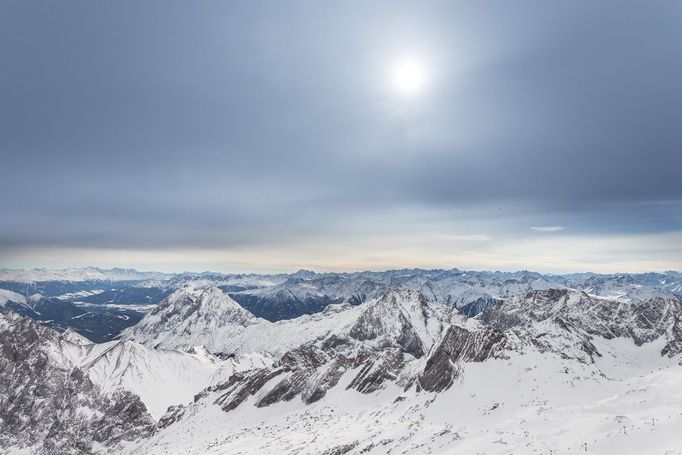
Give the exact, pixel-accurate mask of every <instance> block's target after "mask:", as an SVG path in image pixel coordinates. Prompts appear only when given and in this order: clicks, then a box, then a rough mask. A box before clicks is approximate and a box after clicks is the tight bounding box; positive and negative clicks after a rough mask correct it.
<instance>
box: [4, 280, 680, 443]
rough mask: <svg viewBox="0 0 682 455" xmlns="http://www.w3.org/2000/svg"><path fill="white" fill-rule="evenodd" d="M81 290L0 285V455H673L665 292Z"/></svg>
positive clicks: (422, 284)
mask: <svg viewBox="0 0 682 455" xmlns="http://www.w3.org/2000/svg"><path fill="white" fill-rule="evenodd" d="M119 270H120V269H115V271H114V272H112V275H111V277H116V276H120V274H121V272H120V271H119ZM100 272H101V273H102V274H103V276H105V277H106V276H107V273H108V272H107V271H100ZM3 273H4V272H3ZM11 273H12V274H13V276H14V277H17V276H22V277H24V278H30V277H31V272H28V271H26V272H23V274H18V273H17V272H16V271H13V272H11ZM89 273H90V272H89V269H88V271H86V272H85V273H83V274H82V275H79V274H78V273H77V271H74V270H71V271H70V272H69V274H70V275H69V276H70V277H72V278H75V277H78V276H82V277H83V279H82V280H72V281H69V280H57V281H40V280H36V281H32V280H28V279H27V280H25V281H21V282H20V281H12V280H6V281H3V282H2V283H4V286H3V285H2V283H0V288H3V287H4V290H3V291H0V352H2V355H1V356H0V362H1V363H2V364H1V365H0V367H1V368H0V384H2V389H1V392H0V450H4V451H6V452H7V453H41V454H42V453H45V454H53V453H54V454H57V453H69V454H95V453H97V454H99V453H124V454H204V453H208V454H239V453H243V454H247V453H264V454H279V453H291V454H294V453H295V454H327V455H340V454H384V453H408V454H411V453H415V454H421V453H487V454H498V453H499V454H508V453H557V454H558V453H580V452H582V453H584V452H588V453H604V454H605V453H631V454H635V453H637V454H649V453H650V454H664V453H666V454H676V453H682V443H680V441H679V438H678V437H677V433H678V429H679V428H680V425H682V414H680V412H679V409H680V405H682V387H681V386H682V299H681V298H680V297H682V275H681V274H680V273H677V272H666V273H647V274H615V275H597V274H574V275H563V276H558V275H543V274H539V273H534V272H527V271H524V272H515V273H506V272H465V271H460V270H457V269H452V270H431V271H427V270H394V271H386V272H357V273H324V274H318V273H314V272H310V271H299V272H297V273H295V274H290V275H284V274H279V275H241V274H234V275H223V274H213V273H204V274H177V275H172V276H165V275H164V276H163V277H162V279H160V278H159V276H154V277H153V278H150V277H148V276H145V277H140V279H139V280H129V279H126V280H116V279H111V280H108V279H96V280H91V279H90V278H91V275H90V274H89ZM126 273H127V274H128V275H127V276H126V278H130V276H131V275H132V272H130V271H127V272H126ZM0 276H1V277H3V279H4V278H7V277H6V276H4V275H2V274H0ZM36 276H37V277H44V276H49V277H53V276H64V274H63V273H60V272H55V273H54V274H53V275H49V274H47V272H46V271H44V270H41V271H40V273H39V274H37V275H36ZM100 278H101V277H100ZM19 285H30V286H31V287H30V290H31V291H34V290H42V292H44V293H45V294H41V293H32V294H30V295H26V293H21V288H19V287H18V286H19ZM67 290H68V292H64V291H67ZM55 292H61V294H59V295H49V294H50V293H55ZM97 296H101V297H100V298H99V300H97V299H96V297H97ZM147 297H149V298H147ZM92 298H95V300H96V301H94V302H93V301H92ZM88 299H90V301H88ZM126 307H128V308H131V309H132V310H130V311H136V312H137V314H138V315H139V317H138V320H137V321H135V322H134V323H133V324H131V325H129V326H126V327H122V328H121V330H119V331H118V332H117V333H115V334H112V335H111V336H110V337H109V339H108V340H107V341H103V340H92V339H89V338H88V334H90V332H88V331H87V330H84V329H83V327H79V326H78V325H77V323H75V322H70V321H74V320H75V321H77V320H78V319H82V318H84V317H85V316H83V315H84V314H85V315H87V314H89V313H92V312H93V311H94V309H96V310H97V311H99V312H100V313H99V314H108V315H112V316H111V317H113V315H116V314H119V313H117V311H120V309H121V308H126ZM95 341H97V342H95Z"/></svg>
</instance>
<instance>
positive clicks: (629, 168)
mask: <svg viewBox="0 0 682 455" xmlns="http://www.w3.org/2000/svg"><path fill="white" fill-rule="evenodd" d="M406 67H407V68H408V69H407V70H406V69H405V68H406ZM681 121H682V2H678V1H662V0H661V1H650V2H641V1H628V0H623V1H621V0H618V1H616V0H605V1H600V2H593V1H572V2H545V1H541V0H537V1H524V0H520V1H515V2H508V1H481V2H454V1H447V2H445V1H444V2H433V1H418V2H417V1H407V2H402V1H396V0H390V1H381V0H379V1H373V2H366V1H344V2H337V1H303V0H298V1H287V2H283V1H269V2H263V1H237V0H235V1H229V2H224V1H202V0H199V1H193V2H187V1H174V0H169V1H167V0H164V1H145V2H138V1H128V0H123V1H116V2H92V1H89V0H83V1H71V0H66V1H62V2H36V1H25V0H1V1H0V267H71V266H85V265H95V266H132V267H137V268H141V269H155V270H161V271H182V270H194V271H200V270H213V271H223V272H233V271H290V270H296V269H298V268H302V267H303V268H309V269H314V270H318V271H334V270H344V271H345V270H358V269H387V268H401V267H423V268H450V267H458V268H464V269H467V268H468V269H479V270H481V269H486V270H520V269H529V270H537V271H544V272H554V273H562V272H573V271H595V272H631V271H662V270H669V269H674V270H682V182H681V181H680V171H681V170H682V128H681V127H680V122H681Z"/></svg>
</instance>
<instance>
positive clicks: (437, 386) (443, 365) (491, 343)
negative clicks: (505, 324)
mask: <svg viewBox="0 0 682 455" xmlns="http://www.w3.org/2000/svg"><path fill="white" fill-rule="evenodd" d="M504 343H505V336H504V334H503V333H502V332H500V331H498V330H482V331H476V332H471V331H469V330H467V329H464V328H462V327H457V326H451V327H449V328H448V330H447V332H446V333H445V335H444V336H443V338H442V340H441V342H440V343H439V344H438V345H437V346H436V347H435V348H434V350H433V351H432V353H431V355H430V356H429V359H428V360H427V361H426V366H425V368H424V372H423V373H422V374H421V375H420V377H419V379H418V381H419V385H420V387H421V388H422V389H424V390H427V391H429V392H441V391H443V390H446V389H448V388H449V387H450V386H451V385H452V383H453V382H454V380H455V379H456V378H457V376H458V375H459V370H458V368H459V366H458V365H459V363H461V362H482V361H484V360H486V359H488V358H489V357H495V355H496V354H497V353H498V352H500V351H501V350H502V348H503V347H504Z"/></svg>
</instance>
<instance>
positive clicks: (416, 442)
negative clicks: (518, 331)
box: [126, 339, 682, 455]
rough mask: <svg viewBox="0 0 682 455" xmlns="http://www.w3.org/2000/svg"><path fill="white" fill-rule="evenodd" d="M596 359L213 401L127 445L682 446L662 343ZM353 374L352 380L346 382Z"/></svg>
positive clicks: (409, 449) (676, 389)
mask: <svg viewBox="0 0 682 455" xmlns="http://www.w3.org/2000/svg"><path fill="white" fill-rule="evenodd" d="M595 343H596V344H597V345H598V347H599V349H600V350H601V351H602V352H603V353H605V355H604V356H603V357H602V358H600V359H599V360H598V361H597V363H596V364H594V365H592V364H583V363H580V362H575V361H573V360H567V359H562V358H561V356H559V355H556V354H544V355H543V354H539V353H535V354H523V355H520V354H513V355H511V356H510V357H509V358H508V359H491V360H488V361H486V362H481V363H468V364H466V365H465V366H464V369H463V372H462V375H461V376H460V379H459V381H458V382H457V383H456V384H455V385H453V386H452V387H451V388H450V389H449V390H447V391H446V392H443V393H441V394H433V393H415V392H414V391H413V390H411V391H408V392H405V391H403V390H402V389H401V388H398V387H396V386H390V387H387V388H385V389H383V390H381V391H379V392H376V393H373V394H369V395H363V394H360V393H357V392H356V391H352V390H346V387H345V385H347V383H348V381H349V378H350V377H351V376H352V372H349V373H347V374H346V376H344V378H342V380H341V382H340V384H339V386H338V387H336V388H334V389H332V390H330V391H329V392H328V394H327V395H326V396H325V397H324V398H323V399H322V400H320V401H318V402H316V403H313V404H311V405H305V404H303V403H302V402H301V401H299V400H292V401H291V402H284V403H278V404H274V405H271V406H268V407H265V408H257V407H255V406H253V405H252V404H253V402H254V401H255V397H252V398H250V399H249V401H248V402H246V403H244V404H243V405H242V406H240V407H238V408H237V409H236V410H234V411H232V412H230V413H225V412H224V411H223V410H221V409H220V408H219V407H218V406H217V405H215V404H213V403H211V402H210V400H206V401H202V402H200V403H199V404H197V405H195V406H193V407H191V408H190V410H189V411H188V413H186V414H185V416H184V418H183V419H181V420H179V421H178V422H176V423H175V424H173V425H171V426H170V427H168V428H166V429H163V430H161V431H160V432H158V433H157V434H156V435H154V436H153V437H151V438H150V439H149V440H146V441H143V442H142V443H141V444H139V445H131V446H129V447H128V448H127V451H126V453H129V454H142V453H145V454H167V455H170V454H215V455H217V454H225V455H227V454H230V455H237V454H256V453H257V454H273V455H274V454H283V453H286V454H311V455H312V454H341V453H348V454H360V453H363V454H385V453H396V454H397V453H404V454H424V453H431V454H451V453H471V454H475V453H481V454H500V455H502V454H510V453H537V454H549V453H553V454H562V453H563V454H574V453H576V454H577V453H585V447H586V448H587V451H586V453H593V454H614V453H619V454H632V455H642V454H652V455H653V454H669V455H672V454H682V440H681V439H680V437H679V429H680V428H682V411H680V405H681V404H682V367H680V366H679V365H678V364H677V362H675V361H672V360H671V359H668V358H664V357H661V356H660V349H661V348H662V345H661V343H660V342H659V343H656V342H654V343H649V344H647V345H644V346H641V347H638V346H635V345H634V343H633V342H632V341H631V340H627V339H614V340H605V339H599V340H595ZM344 381H345V383H344Z"/></svg>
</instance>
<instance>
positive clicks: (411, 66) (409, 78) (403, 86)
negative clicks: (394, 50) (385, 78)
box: [391, 59, 427, 96]
mask: <svg viewBox="0 0 682 455" xmlns="http://www.w3.org/2000/svg"><path fill="white" fill-rule="evenodd" d="M391 78H392V83H393V87H394V88H395V90H397V91H398V92H399V93H400V94H402V95H409V96H413V95H417V94H419V93H420V92H422V91H423V90H424V88H425V86H426V82H427V74H426V68H425V66H424V64H423V63H422V62H420V61H419V60H416V59H403V60H400V61H398V62H396V63H395V64H394V66H393V70H392V73H391Z"/></svg>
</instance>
